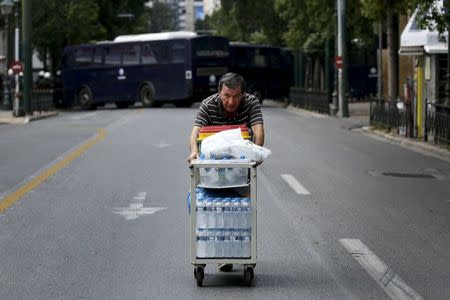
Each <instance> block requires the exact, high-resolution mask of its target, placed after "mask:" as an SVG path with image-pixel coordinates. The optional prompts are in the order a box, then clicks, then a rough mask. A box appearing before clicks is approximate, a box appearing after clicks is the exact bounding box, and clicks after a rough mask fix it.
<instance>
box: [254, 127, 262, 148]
mask: <svg viewBox="0 0 450 300" xmlns="http://www.w3.org/2000/svg"><path fill="white" fill-rule="evenodd" d="M252 131H253V140H254V142H255V144H256V145H258V146H264V125H263V124H261V123H260V124H255V125H253V126H252Z"/></svg>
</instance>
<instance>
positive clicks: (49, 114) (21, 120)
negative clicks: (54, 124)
mask: <svg viewBox="0 0 450 300" xmlns="http://www.w3.org/2000/svg"><path fill="white" fill-rule="evenodd" d="M58 114H59V112H58V111H54V112H47V113H42V114H34V115H32V116H26V117H17V118H15V117H13V116H12V115H11V117H6V118H5V117H0V124H2V123H3V124H16V125H17V124H27V123H29V122H32V121H36V120H40V119H46V118H50V117H54V116H57V115H58Z"/></svg>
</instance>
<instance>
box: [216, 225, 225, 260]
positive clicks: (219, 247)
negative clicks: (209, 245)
mask: <svg viewBox="0 0 450 300" xmlns="http://www.w3.org/2000/svg"><path fill="white" fill-rule="evenodd" d="M223 234H224V232H223V229H216V237H215V239H214V241H215V244H214V257H223V242H224V235H223Z"/></svg>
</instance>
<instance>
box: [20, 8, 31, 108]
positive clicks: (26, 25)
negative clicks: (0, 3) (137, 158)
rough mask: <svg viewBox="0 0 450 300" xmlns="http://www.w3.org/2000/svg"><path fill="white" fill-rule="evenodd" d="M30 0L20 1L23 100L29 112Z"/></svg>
mask: <svg viewBox="0 0 450 300" xmlns="http://www.w3.org/2000/svg"><path fill="white" fill-rule="evenodd" d="M31 19H32V16H31V0H23V1H22V28H23V31H22V46H23V51H22V55H23V57H22V61H23V63H24V72H23V101H24V109H25V113H27V114H31V84H32V73H31V72H32V62H31Z"/></svg>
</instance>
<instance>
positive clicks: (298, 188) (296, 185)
mask: <svg viewBox="0 0 450 300" xmlns="http://www.w3.org/2000/svg"><path fill="white" fill-rule="evenodd" d="M280 176H281V178H283V179H284V180H285V181H286V182H287V184H289V186H290V187H291V188H292V189H293V190H294V191H295V192H296V193H297V194H299V195H311V193H310V192H308V190H307V189H305V187H304V186H303V185H301V184H300V182H298V181H297V179H295V177H294V176H292V175H291V174H281V175H280Z"/></svg>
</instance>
